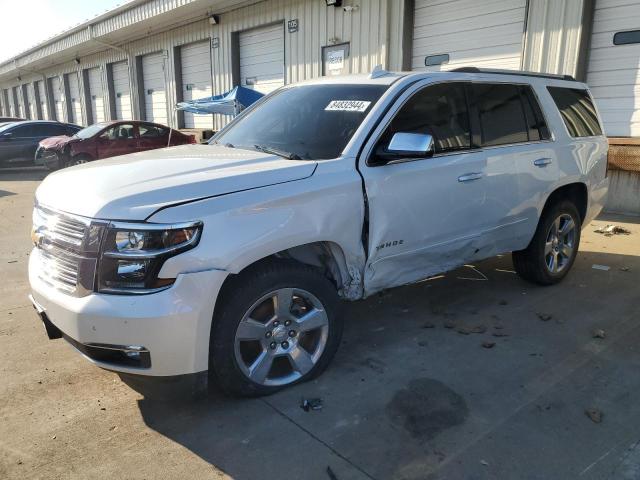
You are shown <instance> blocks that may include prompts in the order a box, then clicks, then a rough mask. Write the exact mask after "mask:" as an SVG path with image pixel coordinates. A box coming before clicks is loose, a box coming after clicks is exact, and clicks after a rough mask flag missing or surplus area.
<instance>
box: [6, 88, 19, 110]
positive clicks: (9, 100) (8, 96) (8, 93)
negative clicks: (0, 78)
mask: <svg viewBox="0 0 640 480" xmlns="http://www.w3.org/2000/svg"><path fill="white" fill-rule="evenodd" d="M4 92H5V98H6V100H7V105H8V106H9V116H10V117H17V116H18V113H17V112H16V105H15V101H14V98H13V88H10V89H7V90H5V91H4Z"/></svg>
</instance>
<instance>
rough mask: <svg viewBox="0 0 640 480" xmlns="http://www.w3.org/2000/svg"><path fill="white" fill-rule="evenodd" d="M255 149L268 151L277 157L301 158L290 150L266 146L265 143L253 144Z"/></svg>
mask: <svg viewBox="0 0 640 480" xmlns="http://www.w3.org/2000/svg"><path fill="white" fill-rule="evenodd" d="M254 147H255V148H256V149H257V150H260V151H261V152H264V153H270V154H272V155H278V156H279V157H282V158H286V159H287V160H302V159H301V158H300V157H299V156H298V155H296V154H295V153H291V152H286V151H284V150H280V149H278V148H273V147H268V146H267V145H254Z"/></svg>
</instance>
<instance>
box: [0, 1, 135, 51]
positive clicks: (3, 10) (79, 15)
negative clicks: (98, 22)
mask: <svg viewBox="0 0 640 480" xmlns="http://www.w3.org/2000/svg"><path fill="white" fill-rule="evenodd" d="M126 1H127V0H0V19H2V26H1V28H0V62H2V61H4V60H7V59H9V58H11V57H13V56H15V55H17V54H18V53H20V52H23V51H24V50H27V49H28V48H30V47H33V46H34V45H36V44H38V43H40V42H42V41H43V40H46V39H47V38H50V37H52V36H54V35H56V34H58V33H60V32H62V31H64V30H68V29H69V28H71V27H74V26H75V25H77V24H79V23H82V22H84V21H85V20H88V19H89V18H93V17H95V16H96V15H99V14H101V13H104V12H105V11H106V10H110V9H112V8H113V7H115V6H116V5H121V4H123V3H126Z"/></svg>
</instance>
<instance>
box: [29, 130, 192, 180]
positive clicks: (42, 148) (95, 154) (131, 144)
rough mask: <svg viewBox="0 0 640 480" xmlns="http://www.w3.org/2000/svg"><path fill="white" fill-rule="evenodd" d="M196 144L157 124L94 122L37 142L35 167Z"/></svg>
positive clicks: (76, 163) (175, 131) (190, 138)
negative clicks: (69, 134)
mask: <svg viewBox="0 0 640 480" xmlns="http://www.w3.org/2000/svg"><path fill="white" fill-rule="evenodd" d="M187 143H196V139H195V137H194V136H193V135H185V134H184V133H181V132H178V131H177V130H173V129H172V128H169V127H165V126H164V125H159V124H157V123H149V122H140V121H135V120H119V121H113V122H103V123H96V124H94V125H91V126H90V127H87V128H84V129H82V130H80V131H79V132H78V133H76V134H75V135H73V136H72V137H67V136H60V137H50V138H47V139H45V140H42V141H41V142H40V145H39V146H38V150H37V151H36V164H39V165H44V166H46V167H47V168H49V169H50V170H56V169H58V168H63V167H68V166H70V165H78V164H80V163H86V162H90V161H92V160H99V159H102V158H108V157H115V156H116V155H124V154H126V153H133V152H141V151H143V150H153V149H155V148H163V147H173V146H175V145H185V144H187Z"/></svg>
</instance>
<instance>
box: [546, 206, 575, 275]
mask: <svg viewBox="0 0 640 480" xmlns="http://www.w3.org/2000/svg"><path fill="white" fill-rule="evenodd" d="M575 239H576V223H575V222H574V220H573V218H572V217H571V215H568V214H566V213H563V214H561V215H559V216H558V217H557V218H556V219H555V220H554V221H553V223H552V224H551V227H550V228H549V232H548V233H547V238H546V242H545V245H544V262H545V265H546V266H547V269H548V270H549V272H551V273H553V274H557V273H560V272H562V271H563V270H564V269H565V268H566V267H567V265H568V264H569V262H570V261H571V258H572V256H573V253H574V249H575Z"/></svg>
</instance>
